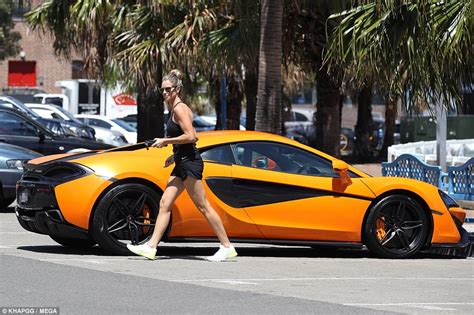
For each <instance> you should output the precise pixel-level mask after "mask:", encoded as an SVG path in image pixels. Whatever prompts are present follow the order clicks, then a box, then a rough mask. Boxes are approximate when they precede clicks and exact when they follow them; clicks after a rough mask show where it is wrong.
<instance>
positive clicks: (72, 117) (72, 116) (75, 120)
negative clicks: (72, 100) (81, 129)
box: [56, 106, 82, 125]
mask: <svg viewBox="0 0 474 315" xmlns="http://www.w3.org/2000/svg"><path fill="white" fill-rule="evenodd" d="M56 108H57V109H58V110H59V111H60V112H61V113H63V114H64V115H65V116H66V117H67V118H68V120H71V121H74V122H76V123H78V124H81V125H82V122H81V121H80V120H79V119H77V118H76V117H74V115H73V114H71V113H70V112H68V111H67V110H65V109H64V108H62V107H59V106H56Z"/></svg>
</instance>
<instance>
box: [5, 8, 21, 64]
mask: <svg viewBox="0 0 474 315" xmlns="http://www.w3.org/2000/svg"><path fill="white" fill-rule="evenodd" d="M8 2H11V1H5V0H0V61H1V60H4V59H5V58H8V57H10V56H16V54H18V53H19V52H20V45H19V44H18V41H19V40H20V38H21V36H20V33H18V32H14V31H13V27H14V24H13V20H12V10H11V8H10V6H9V5H8Z"/></svg>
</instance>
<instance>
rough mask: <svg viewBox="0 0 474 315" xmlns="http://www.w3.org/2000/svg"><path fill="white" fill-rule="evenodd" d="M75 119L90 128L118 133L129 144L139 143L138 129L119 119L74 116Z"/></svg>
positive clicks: (84, 115) (83, 115)
mask: <svg viewBox="0 0 474 315" xmlns="http://www.w3.org/2000/svg"><path fill="white" fill-rule="evenodd" d="M74 117H76V118H77V119H79V120H80V121H81V122H82V123H84V124H86V125H89V126H97V127H102V128H105V129H110V130H115V131H118V132H120V133H121V134H122V135H123V136H124V137H125V139H127V142H128V143H137V129H135V128H133V127H131V126H130V125H129V124H127V123H125V122H124V121H122V120H120V119H118V118H110V117H105V116H100V115H88V114H79V115H74Z"/></svg>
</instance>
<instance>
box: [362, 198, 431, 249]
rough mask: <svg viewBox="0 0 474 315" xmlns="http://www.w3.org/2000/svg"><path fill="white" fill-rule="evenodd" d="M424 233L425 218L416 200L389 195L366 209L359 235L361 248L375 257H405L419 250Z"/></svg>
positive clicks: (425, 228)
mask: <svg viewBox="0 0 474 315" xmlns="http://www.w3.org/2000/svg"><path fill="white" fill-rule="evenodd" d="M428 230H429V223H428V217H427V215H426V213H425V211H424V210H423V207H422V206H421V205H420V203H419V202H418V201H416V200H415V199H413V198H411V197H409V196H406V195H390V196H387V197H384V198H383V199H381V200H379V201H378V202H377V203H376V204H375V205H373V206H372V207H371V208H370V210H369V213H368V216H367V220H366V222H365V224H364V230H363V233H364V241H365V245H366V246H367V248H368V249H369V250H370V251H371V252H373V253H375V254H376V255H377V256H380V257H384V258H408V257H411V256H413V255H415V254H416V253H418V252H419V251H420V250H421V249H422V247H423V246H424V244H425V243H426V239H427V237H428Z"/></svg>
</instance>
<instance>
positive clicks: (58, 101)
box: [45, 97, 63, 107]
mask: <svg viewBox="0 0 474 315" xmlns="http://www.w3.org/2000/svg"><path fill="white" fill-rule="evenodd" d="M45 103H46V104H54V105H58V106H60V107H62V106H63V99H62V98H60V97H47V98H45Z"/></svg>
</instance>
